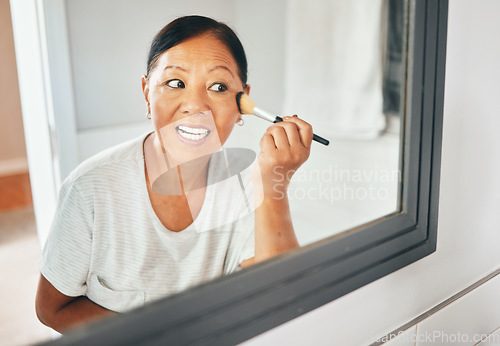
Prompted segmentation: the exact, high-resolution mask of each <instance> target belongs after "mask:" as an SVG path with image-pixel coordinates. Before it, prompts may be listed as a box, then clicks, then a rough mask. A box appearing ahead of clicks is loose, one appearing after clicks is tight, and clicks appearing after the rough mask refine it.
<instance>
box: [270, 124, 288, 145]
mask: <svg viewBox="0 0 500 346" xmlns="http://www.w3.org/2000/svg"><path fill="white" fill-rule="evenodd" d="M267 133H269V134H270V135H271V136H273V139H274V143H275V145H276V148H278V150H288V149H289V148H290V142H288V137H287V135H286V131H285V129H284V128H283V127H282V126H279V124H274V125H273V126H271V127H270V128H269V129H267Z"/></svg>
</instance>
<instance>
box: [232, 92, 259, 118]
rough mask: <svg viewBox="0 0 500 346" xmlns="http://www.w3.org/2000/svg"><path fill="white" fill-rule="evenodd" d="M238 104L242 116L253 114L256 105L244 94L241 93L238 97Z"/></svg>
mask: <svg viewBox="0 0 500 346" xmlns="http://www.w3.org/2000/svg"><path fill="white" fill-rule="evenodd" d="M236 103H237V104H238V109H239V110H240V113H241V114H253V110H254V108H255V103H253V101H252V100H251V99H250V97H248V95H247V94H245V93H244V92H242V91H240V92H239V93H238V94H237V95H236Z"/></svg>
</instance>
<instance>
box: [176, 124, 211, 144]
mask: <svg viewBox="0 0 500 346" xmlns="http://www.w3.org/2000/svg"><path fill="white" fill-rule="evenodd" d="M181 126H184V127H189V128H192V129H202V130H207V131H208V134H207V135H206V136H205V137H203V138H201V139H190V138H186V137H183V136H182V135H181V134H180V131H179V127H181ZM175 132H176V133H177V138H179V140H180V141H181V142H183V143H186V144H189V145H193V146H197V145H202V144H203V143H205V142H206V141H207V138H208V137H209V136H210V135H211V134H212V132H213V131H212V130H210V129H209V128H208V127H206V126H203V125H200V124H180V125H177V126H176V127H175Z"/></svg>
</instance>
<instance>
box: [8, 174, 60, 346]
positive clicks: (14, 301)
mask: <svg viewBox="0 0 500 346" xmlns="http://www.w3.org/2000/svg"><path fill="white" fill-rule="evenodd" d="M40 255H41V249H40V242H39V241H38V237H37V233H36V222H35V214H34V213H33V203H32V199H31V187H30V181H29V174H28V173H21V174H15V175H10V176H3V177H0V280H1V283H0V297H1V298H2V303H1V304H0V345H2V346H4V345H5V346H18V345H33V344H36V343H39V342H43V341H47V340H50V339H51V336H52V334H51V331H50V329H49V328H47V327H45V326H43V325H42V324H41V323H40V322H39V321H38V319H37V317H36V314H35V308H34V306H35V292H36V287H37V283H38V278H39V276H40V272H39V269H38V260H39V259H40Z"/></svg>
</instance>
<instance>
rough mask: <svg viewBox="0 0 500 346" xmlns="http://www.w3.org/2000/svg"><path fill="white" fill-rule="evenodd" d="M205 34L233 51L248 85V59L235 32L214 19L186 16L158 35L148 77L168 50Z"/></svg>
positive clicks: (151, 54)
mask: <svg viewBox="0 0 500 346" xmlns="http://www.w3.org/2000/svg"><path fill="white" fill-rule="evenodd" d="M203 34H211V35H213V36H214V37H215V38H216V39H218V40H219V41H221V42H222V43H223V44H225V45H226V46H227V48H229V50H230V51H231V53H232V55H233V58H234V60H235V61H236V64H237V65H238V70H239V71H238V74H239V77H240V79H241V81H242V82H243V86H246V84H247V70H248V66H247V58H246V55H245V50H244V49H243V45H242V44H241V42H240V40H239V39H238V37H237V36H236V34H235V33H234V31H233V30H232V29H231V28H230V27H228V26H227V25H226V24H224V23H221V22H218V21H216V20H214V19H212V18H208V17H203V16H185V17H179V18H177V19H175V20H173V21H172V22H170V23H169V24H167V25H166V26H165V27H163V29H161V30H160V32H159V33H158V34H156V36H155V38H154V39H153V42H152V43H151V48H150V49H149V55H148V66H147V73H146V76H149V74H150V73H151V71H152V70H153V69H154V68H155V67H156V63H157V62H158V57H159V56H160V55H161V54H162V53H163V52H165V51H167V50H168V49H170V48H172V47H174V46H176V45H178V44H180V43H182V42H184V41H187V40H188V39H190V38H194V37H196V36H200V35H203Z"/></svg>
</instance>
